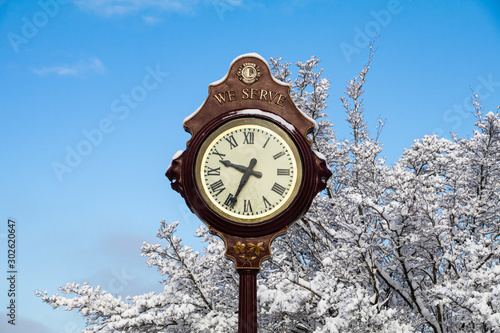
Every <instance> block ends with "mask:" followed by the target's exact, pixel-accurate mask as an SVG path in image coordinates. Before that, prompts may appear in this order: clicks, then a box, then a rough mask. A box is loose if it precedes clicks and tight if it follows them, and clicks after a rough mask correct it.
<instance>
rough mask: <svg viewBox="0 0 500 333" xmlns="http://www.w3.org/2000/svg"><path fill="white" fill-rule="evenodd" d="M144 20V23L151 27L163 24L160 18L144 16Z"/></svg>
mask: <svg viewBox="0 0 500 333" xmlns="http://www.w3.org/2000/svg"><path fill="white" fill-rule="evenodd" d="M142 19H143V20H144V22H146V23H147V24H149V25H156V24H159V23H161V22H163V20H162V19H161V18H158V17H155V16H147V15H144V16H142Z"/></svg>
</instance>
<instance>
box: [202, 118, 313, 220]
mask: <svg viewBox="0 0 500 333" xmlns="http://www.w3.org/2000/svg"><path fill="white" fill-rule="evenodd" d="M249 111H250V112H251V111H252V110H242V111H241V112H242V113H245V112H249ZM242 126H257V127H262V128H265V129H267V130H268V131H269V132H271V133H273V135H275V136H277V137H279V138H280V139H281V140H282V141H283V142H284V143H286V145H287V146H288V147H289V148H290V153H291V155H292V156H293V158H294V159H295V165H296V168H295V170H294V178H295V179H294V181H293V184H292V187H290V188H289V191H288V192H287V194H286V195H285V197H284V199H283V200H282V201H280V202H279V203H278V205H277V206H276V207H274V208H272V209H270V211H268V212H267V214H266V213H265V214H259V215H256V216H252V215H248V214H246V215H245V214H238V213H235V212H231V211H230V210H228V209H226V208H225V207H223V205H221V204H220V203H217V202H216V200H214V198H213V196H212V195H210V193H209V192H208V189H207V186H206V183H205V182H204V176H203V174H204V171H203V168H204V164H205V162H206V157H207V154H208V149H209V148H210V147H213V145H214V142H216V141H217V139H218V138H219V137H221V136H222V135H223V134H224V133H227V132H228V131H230V130H232V129H235V128H238V127H242ZM240 149H241V148H240ZM303 169H304V168H303V158H302V154H301V153H300V149H299V147H298V146H297V143H296V142H295V140H294V139H293V138H292V136H291V135H290V134H289V133H288V132H287V131H286V130H285V129H284V128H283V126H281V125H279V124H278V123H276V122H274V121H270V120H268V119H266V118H264V117H255V116H246V117H244V116H242V117H236V118H232V119H230V120H227V121H226V122H224V123H222V124H220V125H219V126H217V127H215V128H214V129H213V130H212V132H211V133H209V134H208V136H207V137H205V139H204V140H203V142H202V143H201V145H200V146H199V148H198V151H197V154H196V158H195V163H194V174H193V177H194V178H195V179H194V181H195V184H196V188H197V191H198V193H199V195H200V196H201V197H202V199H203V200H204V201H205V203H206V205H207V206H208V207H209V208H210V209H211V210H213V211H214V213H216V214H218V215H219V216H220V217H221V218H225V219H227V220H230V221H232V222H235V223H240V224H244V225H254V224H260V223H265V222H266V221H269V220H271V219H274V218H276V217H277V216H279V215H280V214H281V213H282V212H283V211H284V210H286V209H287V208H288V207H289V206H290V205H292V204H293V202H294V201H295V198H296V197H297V195H298V193H299V191H300V189H301V187H302V182H303ZM252 181H258V180H252Z"/></svg>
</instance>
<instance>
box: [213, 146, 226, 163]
mask: <svg viewBox="0 0 500 333" xmlns="http://www.w3.org/2000/svg"><path fill="white" fill-rule="evenodd" d="M213 154H215V155H218V156H219V158H220V160H221V161H222V160H223V159H224V157H225V156H226V154H221V153H219V152H218V151H217V149H216V148H214V151H213Z"/></svg>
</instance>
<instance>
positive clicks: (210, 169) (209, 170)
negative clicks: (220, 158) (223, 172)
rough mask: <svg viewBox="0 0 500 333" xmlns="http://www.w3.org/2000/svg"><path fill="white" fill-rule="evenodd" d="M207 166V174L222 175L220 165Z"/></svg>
mask: <svg viewBox="0 0 500 333" xmlns="http://www.w3.org/2000/svg"><path fill="white" fill-rule="evenodd" d="M207 168H208V170H207V176H220V167H218V168H215V169H212V168H211V167H209V166H207ZM278 174H279V173H278Z"/></svg>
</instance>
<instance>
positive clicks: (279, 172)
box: [278, 169, 290, 176]
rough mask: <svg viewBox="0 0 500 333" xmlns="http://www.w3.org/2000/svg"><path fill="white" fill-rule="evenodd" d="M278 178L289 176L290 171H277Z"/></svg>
mask: <svg viewBox="0 0 500 333" xmlns="http://www.w3.org/2000/svg"><path fill="white" fill-rule="evenodd" d="M278 176H290V169H278Z"/></svg>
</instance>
